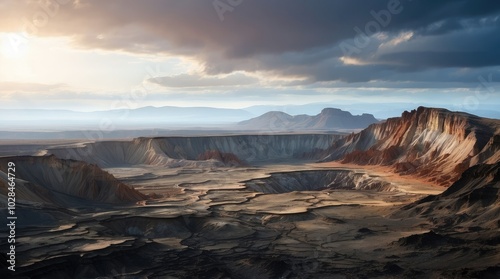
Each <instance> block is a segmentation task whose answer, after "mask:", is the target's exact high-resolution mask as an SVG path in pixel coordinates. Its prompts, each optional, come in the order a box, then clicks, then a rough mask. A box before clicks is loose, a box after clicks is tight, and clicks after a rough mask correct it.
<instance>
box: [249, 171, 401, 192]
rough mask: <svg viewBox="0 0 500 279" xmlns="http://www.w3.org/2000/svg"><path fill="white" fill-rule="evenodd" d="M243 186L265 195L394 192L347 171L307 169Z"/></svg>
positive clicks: (386, 185)
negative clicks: (309, 192) (323, 191)
mask: <svg viewBox="0 0 500 279" xmlns="http://www.w3.org/2000/svg"><path fill="white" fill-rule="evenodd" d="M244 185H245V186H246V187H247V188H249V189H251V190H254V191H257V192H261V193H265V194H280V193H288V192H294V191H322V190H335V189H338V190H374V191H397V187H396V186H395V185H393V184H391V183H390V182H387V181H384V180H382V179H381V178H380V177H377V176H372V175H369V174H366V173H362V172H356V171H351V170H307V171H293V172H277V173H271V174H270V175H269V176H268V177H265V178H258V179H251V180H247V181H244Z"/></svg>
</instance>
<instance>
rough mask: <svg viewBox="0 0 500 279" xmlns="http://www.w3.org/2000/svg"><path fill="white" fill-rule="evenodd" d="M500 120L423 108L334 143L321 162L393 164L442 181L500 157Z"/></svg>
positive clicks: (410, 172) (450, 180)
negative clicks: (473, 166)
mask: <svg viewBox="0 0 500 279" xmlns="http://www.w3.org/2000/svg"><path fill="white" fill-rule="evenodd" d="M499 135H500V120H495V119H487V118H480V117H477V116H475V115H471V114H467V113H461V112H451V111H448V110H445V109H438V108H425V107H419V108H418V109H416V110H412V111H410V112H408V111H405V112H404V113H403V114H402V115H401V117H396V118H390V119H387V121H385V122H383V123H378V124H372V125H370V126H369V127H368V128H366V129H364V130H363V131H361V132H359V133H357V134H351V135H349V136H347V137H346V138H344V139H341V140H339V141H337V142H335V143H334V144H333V145H332V147H330V148H329V150H328V151H327V152H325V153H324V158H323V160H322V161H333V160H341V161H342V162H344V163H356V164H361V165H364V164H369V165H376V164H380V165H388V166H393V167H394V169H395V170H396V171H398V172H400V173H403V174H416V175H417V176H422V177H426V178H429V179H430V181H433V182H436V183H438V184H441V185H449V184H451V183H452V182H454V181H456V180H457V179H458V178H459V176H460V174H461V173H462V172H463V171H464V170H465V169H467V168H469V167H470V166H472V165H475V164H478V163H495V162H497V161H498V160H499V159H500V153H499V150H500V148H499V140H500V136H499Z"/></svg>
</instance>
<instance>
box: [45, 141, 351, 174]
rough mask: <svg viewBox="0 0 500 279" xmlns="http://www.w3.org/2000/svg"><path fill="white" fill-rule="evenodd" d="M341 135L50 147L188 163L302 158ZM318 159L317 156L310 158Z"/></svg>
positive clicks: (88, 158) (64, 154)
mask: <svg viewBox="0 0 500 279" xmlns="http://www.w3.org/2000/svg"><path fill="white" fill-rule="evenodd" d="M343 136H344V135H340V134H288V135H285V134H280V135H231V136H194V137H162V138H138V139H135V140H132V141H104V142H96V143H88V144H85V145H83V146H78V147H64V148H57V149H50V150H48V153H50V154H54V155H56V156H58V157H60V158H68V159H76V160H81V161H85V162H88V163H92V164H97V165H99V166H100V167H103V168H107V167H115V166H125V165H140V164H144V165H157V166H167V167H168V166H176V167H177V166H189V165H199V164H205V165H206V164H207V163H210V162H209V161H204V162H202V161H200V160H205V158H202V157H203V156H202V157H200V156H201V155H203V154H204V153H205V152H207V151H211V150H217V152H220V153H231V154H234V156H236V157H237V158H238V159H239V160H241V161H243V162H246V163H249V164H251V163H252V162H258V161H267V160H292V159H304V158H305V157H307V155H308V154H312V153H314V152H316V153H315V154H317V152H318V151H321V150H326V149H327V148H328V147H329V146H330V145H331V144H332V143H333V142H334V141H335V140H338V139H340V138H342V137H343ZM208 159H210V158H208ZM311 159H318V157H315V158H311Z"/></svg>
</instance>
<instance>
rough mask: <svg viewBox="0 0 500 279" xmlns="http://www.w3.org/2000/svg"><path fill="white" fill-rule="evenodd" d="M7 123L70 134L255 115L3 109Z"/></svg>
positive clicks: (169, 109) (4, 126) (204, 110)
mask: <svg viewBox="0 0 500 279" xmlns="http://www.w3.org/2000/svg"><path fill="white" fill-rule="evenodd" d="M0 115H2V116H4V119H9V120H8V121H2V122H1V123H0V130H11V131H12V130H14V131H41V130H44V131H70V130H82V129H86V130H110V129H112V130H115V129H122V130H130V129H162V128H170V127H176V128H179V127H186V126H189V127H203V126H206V125H207V124H211V125H214V124H215V125H218V124H231V123H236V122H238V121H241V120H245V119H248V118H250V117H253V116H255V115H254V114H252V113H250V112H248V111H245V110H243V109H226V108H211V107H173V106H165V107H151V106H149V107H142V108H136V109H115V110H106V111H92V112H78V111H71V110H42V109H3V110H1V109H0Z"/></svg>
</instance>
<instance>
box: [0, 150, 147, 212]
mask: <svg viewBox="0 0 500 279" xmlns="http://www.w3.org/2000/svg"><path fill="white" fill-rule="evenodd" d="M8 162H13V163H15V175H16V190H15V191H16V198H17V199H21V200H26V201H31V202H42V203H52V204H56V205H66V204H71V205H72V206H78V205H79V204H81V205H84V206H88V205H89V204H91V203H92V202H94V203H110V204H120V203H134V202H137V201H140V200H144V199H146V196H145V195H143V194H141V193H139V192H137V191H136V190H134V189H132V188H131V187H129V186H128V185H125V184H123V183H121V182H120V181H118V180H117V179H116V178H115V177H113V176H112V175H111V174H109V173H107V172H105V171H103V170H102V169H100V168H99V167H98V166H96V165H90V164H87V163H85V162H80V161H73V160H63V159H59V158H56V157H55V156H17V157H2V158H0V194H2V195H6V193H7V185H8V180H7V178H8V177H7V175H6V173H7V163H8Z"/></svg>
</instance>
